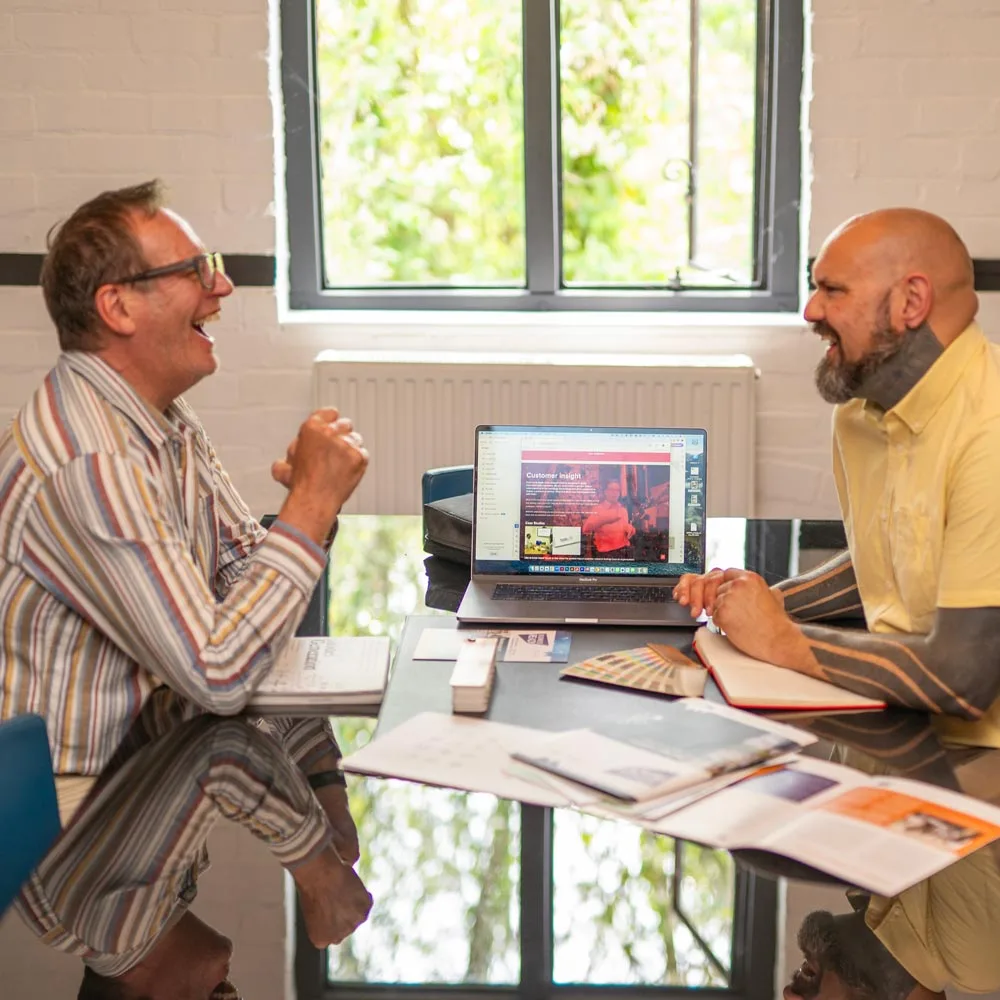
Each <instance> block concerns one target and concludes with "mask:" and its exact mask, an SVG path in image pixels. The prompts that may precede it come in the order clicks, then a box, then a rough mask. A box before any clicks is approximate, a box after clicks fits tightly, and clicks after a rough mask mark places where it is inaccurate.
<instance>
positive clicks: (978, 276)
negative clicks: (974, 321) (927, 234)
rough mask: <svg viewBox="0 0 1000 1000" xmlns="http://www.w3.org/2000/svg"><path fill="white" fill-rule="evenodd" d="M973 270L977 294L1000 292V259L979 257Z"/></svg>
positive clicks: (810, 260) (809, 265) (810, 274)
mask: <svg viewBox="0 0 1000 1000" xmlns="http://www.w3.org/2000/svg"><path fill="white" fill-rule="evenodd" d="M815 260H816V258H815V257H810V258H809V263H808V268H809V287H810V288H814V287H815V286H814V285H813V283H812V268H813V262H814V261H815ZM972 269H973V272H974V273H975V287H976V291H977V292H1000V259H997V258H994V257H978V258H974V259H973V261H972Z"/></svg>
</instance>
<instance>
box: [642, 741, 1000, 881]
mask: <svg viewBox="0 0 1000 1000" xmlns="http://www.w3.org/2000/svg"><path fill="white" fill-rule="evenodd" d="M646 825H648V826H649V828H650V829H653V830H656V831H657V832H660V833H666V834H669V835H670V836H673V837H681V838H684V839H688V840H697V841H701V842H703V843H707V844H711V845H712V846H713V847H723V848H727V849H729V850H735V849H738V848H753V849H756V850H764V851H772V852H773V853H775V854H780V855H782V856H783V857H787V858H794V859H795V860H797V861H801V862H803V863H804V864H807V865H811V866H812V867H813V868H818V869H820V870H821V871H824V872H827V873H828V874H830V875H833V876H835V877H837V878H840V879H842V880H843V881H844V882H846V883H849V884H851V885H857V886H860V887H861V888H863V889H868V890H870V891H872V892H876V893H879V894H880V895H883V896H895V895H897V894H898V893H900V892H902V891H903V890H904V889H907V888H909V887H910V886H911V885H914V884H915V883H917V882H920V881H923V880H924V879H925V878H928V877H929V876H931V875H934V874H935V873H936V872H939V871H941V870H942V869H943V868H946V867H947V866H948V865H950V864H951V863H952V862H953V861H957V860H958V859H959V858H962V857H964V856H965V855H967V854H970V853H972V852H973V851H975V850H978V849H979V848H980V847H984V846H986V845H987V844H989V843H992V842H993V841H994V840H996V839H997V838H998V837H1000V809H997V808H996V807H995V806H991V805H987V804H986V803H984V802H980V801H979V800H978V799H974V798H971V797H970V796H967V795H962V794H960V793H958V792H949V791H946V790H945V789H942V788H937V787H935V786H933V785H927V784H924V783H923V782H920V781H912V780H910V779H907V778H895V777H888V776H874V775H868V774H864V773H861V772H859V771H855V770H854V769H853V768H849V767H844V766H842V765H840V764H832V763H830V762H828V761H824V760H817V759H815V758H806V757H799V758H797V759H796V760H794V761H792V762H789V763H786V764H783V765H780V766H777V767H771V768H764V769H762V770H760V771H758V772H757V773H756V774H754V775H751V776H750V777H747V778H745V779H744V780H742V781H740V782H738V783H736V784H730V785H729V786H728V787H725V788H722V789H720V790H719V791H717V792H716V793H714V794H712V795H709V796H707V797H705V798H702V799H701V800H700V801H698V802H695V803H694V804H692V805H690V806H688V807H687V808H684V809H680V810H678V811H674V812H672V813H671V814H670V815H668V816H666V817H664V818H662V819H660V820H658V821H655V822H653V823H650V824H646Z"/></svg>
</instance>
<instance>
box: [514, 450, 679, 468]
mask: <svg viewBox="0 0 1000 1000" xmlns="http://www.w3.org/2000/svg"><path fill="white" fill-rule="evenodd" d="M521 461H522V462H574V463H577V464H580V463H584V462H587V463H590V462H614V463H616V464H627V465H669V464H670V452H669V451H522V452H521Z"/></svg>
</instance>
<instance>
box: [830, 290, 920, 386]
mask: <svg viewBox="0 0 1000 1000" xmlns="http://www.w3.org/2000/svg"><path fill="white" fill-rule="evenodd" d="M875 324H876V325H875V329H874V330H873V331H872V337H871V340H872V346H871V347H870V348H869V350H868V353H867V354H865V356H864V357H863V358H861V360H860V361H846V360H844V356H843V347H842V346H841V343H840V336H839V335H838V334H837V331H836V330H835V329H834V328H833V327H832V326H830V325H829V324H828V323H825V322H823V321H821V322H819V323H813V330H814V331H815V332H816V333H818V334H821V335H822V334H832V335H833V336H834V337H836V338H837V339H836V348H835V352H836V354H838V355H840V358H839V360H834V356H833V355H829V354H825V355H824V356H823V357H822V358H820V362H819V364H818V365H817V366H816V388H817V389H818V390H819V394H820V395H821V396H822V397H823V398H824V399H825V400H826V401H827V402H828V403H846V402H847V401H848V400H849V399H853V398H854V397H855V396H856V395H857V392H858V389H860V388H861V386H862V385H863V384H864V381H865V379H867V378H869V377H870V376H871V375H873V374H874V373H875V372H876V371H878V369H879V368H881V367H882V366H883V365H884V364H885V363H886V362H887V361H889V360H890V359H891V358H893V357H895V356H896V355H897V354H898V353H899V351H900V350H901V349H902V347H903V341H904V339H905V338H903V337H900V336H899V335H898V334H896V333H894V332H893V329H892V325H891V320H890V317H889V296H888V295H886V297H885V298H884V299H883V300H882V302H881V304H880V305H879V309H878V313H877V315H876V318H875Z"/></svg>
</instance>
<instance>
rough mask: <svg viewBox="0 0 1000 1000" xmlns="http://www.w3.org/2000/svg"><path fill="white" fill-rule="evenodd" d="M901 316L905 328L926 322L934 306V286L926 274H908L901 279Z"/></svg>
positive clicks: (912, 327) (918, 325)
mask: <svg viewBox="0 0 1000 1000" xmlns="http://www.w3.org/2000/svg"><path fill="white" fill-rule="evenodd" d="M901 290H902V300H901V303H900V311H901V318H902V321H903V325H904V326H905V327H906V329H907V330H916V329H917V327H920V326H923V324H924V323H926V322H927V317H928V316H930V314H931V309H932V308H933V306H934V286H933V285H932V284H931V280H930V278H928V277H927V275H926V274H919V273H915V274H908V275H907V276H906V277H905V278H904V279H903V281H902V285H901Z"/></svg>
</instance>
